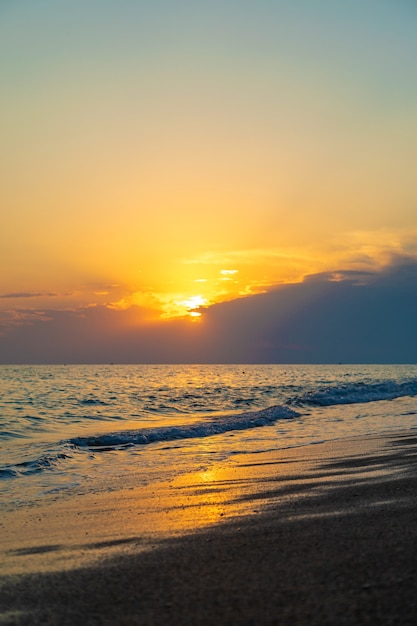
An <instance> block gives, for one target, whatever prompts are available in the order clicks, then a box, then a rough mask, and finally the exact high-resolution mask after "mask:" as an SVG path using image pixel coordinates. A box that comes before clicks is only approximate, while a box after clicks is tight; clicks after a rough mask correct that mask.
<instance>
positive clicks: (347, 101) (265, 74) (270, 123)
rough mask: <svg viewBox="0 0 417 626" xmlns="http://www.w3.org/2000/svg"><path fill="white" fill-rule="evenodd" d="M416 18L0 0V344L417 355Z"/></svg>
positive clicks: (181, 353) (238, 354)
mask: <svg viewBox="0 0 417 626" xmlns="http://www.w3.org/2000/svg"><path fill="white" fill-rule="evenodd" d="M416 26H417V5H416V4H415V2H414V0H397V1H396V2H392V0H350V1H349V2H335V1H334V0H315V1H314V2H311V0H294V1H292V2H287V1H284V0H256V1H255V0H221V1H220V0H211V2H202V1H199V0H193V1H190V0H189V1H187V0H153V1H152V2H148V1H146V2H145V1H140V0H117V1H116V0H71V1H70V0H37V1H36V2H33V0H15V1H11V0H0V81H1V85H2V88H1V95H0V99H1V109H0V110H1V116H0V159H1V163H0V165H1V167H0V189H1V194H0V268H1V272H0V363H26V362H28V363H37V362H40V363H41V362H91V363H95V362H115V361H117V362H169V363H175V362H231V363H233V362H333V361H337V362H339V361H350V362H415V358H416V357H415V355H416V354H417V329H416V328H415V324H414V322H413V317H412V315H411V313H412V312H413V311H414V313H415V312H416V311H415V307H416V298H417V282H416V278H417V272H416V271H415V268H416V267H417V206H416V204H417V176H416V171H417V64H416V62H415V61H416V58H417V37H416V36H415V33H416ZM371 296H372V297H371ZM394 302H395V304H396V306H394ZM342 304H343V306H342ZM414 319H415V318H414ZM416 326H417V325H416ZM377 331H378V332H377ZM376 336H378V340H377V339H376Z"/></svg>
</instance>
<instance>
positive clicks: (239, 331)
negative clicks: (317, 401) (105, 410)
mask: <svg viewBox="0 0 417 626" xmlns="http://www.w3.org/2000/svg"><path fill="white" fill-rule="evenodd" d="M46 318H47V319H46ZM148 318H149V316H148V312H147V311H146V310H145V309H142V308H140V307H130V308H129V309H127V310H125V311H120V310H111V309H108V308H106V307H104V306H97V307H92V308H87V309H81V310H78V311H44V312H43V315H42V318H41V319H39V320H38V319H36V316H34V318H33V319H31V321H30V325H20V326H15V327H13V328H11V329H10V330H9V332H7V333H4V334H3V336H1V337H0V359H1V362H3V363H34V362H47V363H71V362H76V363H103V362H121V363H141V362H142V363H178V362H188V363H190V362H191V363H192V362H195V363H250V362H253V363H334V362H344V363H415V362H416V360H417V324H416V320H417V261H416V260H415V259H411V258H404V257H403V258H401V259H400V258H396V259H393V262H392V263H391V264H390V265H389V266H387V267H386V268H385V269H383V270H382V271H380V272H375V273H373V274H372V273H369V272H366V273H362V272H345V271H342V270H340V271H337V272H329V273H325V274H319V275H315V276H312V277H309V278H308V279H307V280H306V281H305V282H303V283H297V284H290V285H283V286H280V287H277V288H275V289H272V290H270V291H269V292H268V293H264V294H259V295H254V296H250V297H246V298H241V299H238V300H234V301H231V302H225V303H222V304H217V305H214V306H212V307H209V308H207V309H206V310H205V311H204V313H203V321H202V322H201V323H192V322H190V321H189V320H184V319H176V320H165V321H158V322H150V321H148Z"/></svg>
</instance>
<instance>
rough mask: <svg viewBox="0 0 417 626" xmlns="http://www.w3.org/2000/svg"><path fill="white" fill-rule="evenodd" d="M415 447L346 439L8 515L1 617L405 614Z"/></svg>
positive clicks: (303, 620) (415, 440)
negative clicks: (149, 485)
mask: <svg viewBox="0 0 417 626" xmlns="http://www.w3.org/2000/svg"><path fill="white" fill-rule="evenodd" d="M416 454H417V433H416V431H415V430H409V431H405V430H404V431H399V432H397V433H384V434H381V435H371V436H356V437H352V438H348V439H338V440H335V441H331V442H326V443H317V444H314V445H310V446H301V447H297V448H287V449H285V450H280V451H274V452H269V453H268V452H266V453H258V454H250V455H244V458H242V457H243V455H242V456H241V457H240V458H239V459H237V458H233V459H232V460H231V461H227V462H225V463H220V464H217V465H214V466H213V467H210V468H208V469H207V470H205V471H199V472H195V473H193V474H186V475H182V476H179V477H178V478H177V479H175V480H173V481H170V482H169V483H161V484H158V485H152V486H151V487H140V488H137V489H136V488H135V489H133V490H126V491H122V492H114V493H106V494H104V493H101V494H97V495H95V496H93V497H90V498H89V499H87V497H86V496H79V497H78V498H73V499H71V500H69V501H65V502H64V501H57V502H55V503H54V502H52V503H51V504H49V505H47V506H39V507H36V508H35V509H32V510H17V511H13V512H10V513H6V515H5V516H4V517H3V520H2V542H1V544H0V552H1V556H2V569H1V579H0V583H1V584H0V599H1V603H0V606H1V611H2V612H1V613H0V624H10V625H12V624H21V625H23V624H28V625H29V624H34V625H36V624H40V623H47V624H60V625H65V624H77V623H80V624H81V623H82V624H155V625H158V624H190V625H191V624H214V623H218V624H256V625H257V624H306V625H307V624H323V623H328V624H352V625H353V624H367V623H369V624H391V623H392V624H394V623H401V624H408V623H410V624H411V623H414V621H415V618H416V617H417V598H415V596H416V594H415V584H416V582H417V566H415V565H414V562H413V561H414V559H413V550H414V547H415V542H416V541H417V530H416V529H414V526H415V523H414V522H415V517H416V515H415V511H416V503H417V495H416V494H417V489H416V487H417V473H416V465H415V463H416V459H417V457H416ZM51 590H53V593H52V594H51Z"/></svg>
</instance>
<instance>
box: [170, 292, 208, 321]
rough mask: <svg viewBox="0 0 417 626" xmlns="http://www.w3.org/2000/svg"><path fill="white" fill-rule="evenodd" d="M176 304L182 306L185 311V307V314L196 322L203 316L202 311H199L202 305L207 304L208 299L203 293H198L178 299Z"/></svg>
mask: <svg viewBox="0 0 417 626" xmlns="http://www.w3.org/2000/svg"><path fill="white" fill-rule="evenodd" d="M175 304H176V305H177V306H179V307H181V309H182V310H183V311H184V309H185V311H184V312H185V315H188V316H189V317H190V318H191V319H192V321H193V322H196V321H198V320H200V319H201V317H202V314H201V311H199V309H200V307H202V306H207V305H208V300H207V298H204V297H203V296H202V295H198V296H191V297H190V298H186V299H185V300H176V302H175Z"/></svg>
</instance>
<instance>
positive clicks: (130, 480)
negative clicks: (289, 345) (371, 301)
mask: <svg viewBox="0 0 417 626" xmlns="http://www.w3.org/2000/svg"><path fill="white" fill-rule="evenodd" d="M416 396H417V365H341V364H335V365H33V366H32V365H26V366H23V365H19V366H16V365H9V366H8V365H3V366H0V499H1V503H2V507H5V508H6V509H7V510H11V509H15V508H16V507H22V506H32V505H36V503H40V502H43V501H44V500H45V499H47V498H48V497H53V498H54V499H55V500H56V499H65V498H71V497H72V496H74V495H83V494H95V493H99V492H103V491H106V492H110V491H113V490H118V489H121V488H133V487H135V486H138V485H152V483H153V482H154V481H161V480H162V481H166V480H168V481H169V480H172V479H173V477H176V476H178V475H179V474H182V473H186V472H190V471H198V470H206V469H207V468H210V466H211V465H213V464H215V463H219V462H223V463H227V462H228V460H230V459H232V458H233V459H236V455H241V458H243V459H244V458H245V457H244V456H243V455H247V454H249V453H258V452H264V451H273V450H282V449H286V448H290V447H297V446H308V445H314V444H317V443H319V442H324V441H330V440H337V439H342V438H345V437H351V436H355V435H363V434H374V433H382V432H384V433H385V432H391V431H392V432H393V431H401V430H403V429H416V428H417V399H416Z"/></svg>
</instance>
